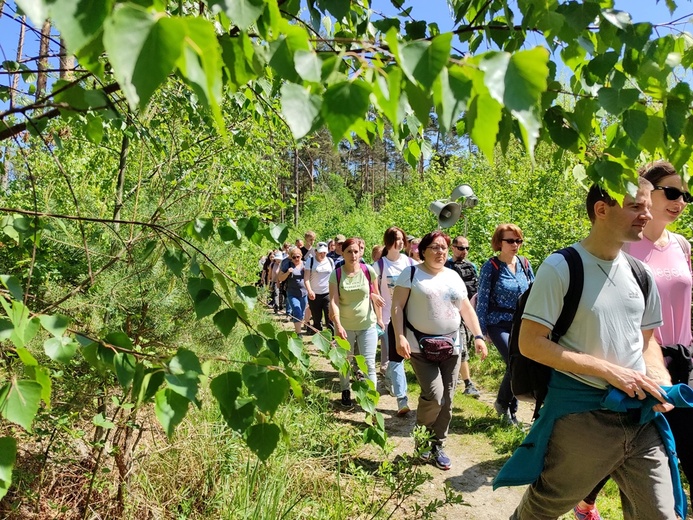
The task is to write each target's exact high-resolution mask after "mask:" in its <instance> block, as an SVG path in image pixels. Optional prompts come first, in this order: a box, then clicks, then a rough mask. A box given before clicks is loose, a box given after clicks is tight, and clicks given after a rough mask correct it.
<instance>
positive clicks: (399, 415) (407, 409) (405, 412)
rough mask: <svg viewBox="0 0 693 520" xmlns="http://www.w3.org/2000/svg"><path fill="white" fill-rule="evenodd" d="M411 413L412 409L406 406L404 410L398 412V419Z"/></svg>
mask: <svg viewBox="0 0 693 520" xmlns="http://www.w3.org/2000/svg"><path fill="white" fill-rule="evenodd" d="M409 412H411V409H410V408H409V407H408V406H407V405H406V404H405V405H404V406H403V407H402V408H400V409H399V410H397V417H404V416H405V415H407V414H408V413H409Z"/></svg>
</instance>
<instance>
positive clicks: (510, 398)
mask: <svg viewBox="0 0 693 520" xmlns="http://www.w3.org/2000/svg"><path fill="white" fill-rule="evenodd" d="M511 327H512V323H511V322H501V323H498V324H497V325H489V326H488V327H487V329H488V336H489V338H491V341H492V342H493V344H494V345H495V346H496V348H497V349H498V352H499V353H500V355H501V357H502V358H503V361H505V374H503V380H502V381H501V384H500V388H499V389H498V396H497V397H496V401H498V403H499V404H500V405H501V406H503V408H505V409H506V410H509V411H510V413H513V414H514V413H517V399H516V398H515V396H514V395H513V391H512V389H511V388H510V347H509V346H508V341H510V328H511Z"/></svg>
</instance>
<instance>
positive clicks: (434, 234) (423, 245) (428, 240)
mask: <svg viewBox="0 0 693 520" xmlns="http://www.w3.org/2000/svg"><path fill="white" fill-rule="evenodd" d="M439 237H442V239H443V240H445V243H446V244H447V246H448V247H450V236H449V235H448V234H446V233H444V232H443V231H440V230H436V231H431V232H430V233H428V234H427V235H425V236H424V237H423V238H422V239H421V242H419V256H420V257H421V260H423V259H424V254H425V253H424V251H426V249H427V248H428V246H430V245H431V244H432V243H433V241H434V240H435V239H436V238H439ZM412 242H413V241H412Z"/></svg>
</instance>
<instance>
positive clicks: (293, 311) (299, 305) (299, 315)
mask: <svg viewBox="0 0 693 520" xmlns="http://www.w3.org/2000/svg"><path fill="white" fill-rule="evenodd" d="M306 305H308V297H307V296H301V295H298V294H289V295H287V297H286V306H287V307H288V308H289V315H290V316H291V317H292V318H293V319H294V321H303V316H305V314H306Z"/></svg>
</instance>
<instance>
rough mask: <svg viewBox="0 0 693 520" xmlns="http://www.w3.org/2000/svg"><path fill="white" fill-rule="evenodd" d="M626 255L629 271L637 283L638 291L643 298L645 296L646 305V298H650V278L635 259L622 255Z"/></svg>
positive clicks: (641, 264) (643, 267) (640, 263)
mask: <svg viewBox="0 0 693 520" xmlns="http://www.w3.org/2000/svg"><path fill="white" fill-rule="evenodd" d="M623 254H624V255H626V260H628V264H629V265H630V270H631V271H633V276H635V281H636V282H638V286H640V290H641V291H642V294H643V296H645V303H646V304H647V298H648V297H649V296H650V277H649V276H647V271H645V266H644V265H643V263H642V262H641V261H640V260H638V259H637V258H635V257H633V256H631V255H629V254H628V253H623Z"/></svg>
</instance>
